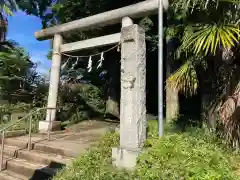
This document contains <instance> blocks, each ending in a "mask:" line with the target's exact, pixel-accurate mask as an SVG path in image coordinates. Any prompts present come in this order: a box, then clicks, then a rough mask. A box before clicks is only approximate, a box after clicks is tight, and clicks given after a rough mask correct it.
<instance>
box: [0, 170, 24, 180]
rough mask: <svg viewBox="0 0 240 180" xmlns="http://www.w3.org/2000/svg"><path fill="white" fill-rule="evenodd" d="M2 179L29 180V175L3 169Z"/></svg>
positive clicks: (0, 173)
mask: <svg viewBox="0 0 240 180" xmlns="http://www.w3.org/2000/svg"><path fill="white" fill-rule="evenodd" d="M0 179H1V180H29V178H28V177H26V176H22V175H21V174H17V173H14V172H12V171H8V170H3V171H2V172H0Z"/></svg>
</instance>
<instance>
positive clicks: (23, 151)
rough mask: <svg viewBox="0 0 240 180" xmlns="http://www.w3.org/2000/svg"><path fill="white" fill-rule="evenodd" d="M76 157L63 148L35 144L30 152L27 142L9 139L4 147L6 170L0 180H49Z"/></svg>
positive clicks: (4, 166) (1, 173) (4, 165)
mask: <svg viewBox="0 0 240 180" xmlns="http://www.w3.org/2000/svg"><path fill="white" fill-rule="evenodd" d="M74 157H75V156H73V154H72V153H69V152H68V151H65V149H63V148H61V147H58V148H56V147H51V146H46V145H43V144H41V143H39V144H38V143H36V144H33V149H32V150H31V151H28V150H27V142H24V141H18V140H16V139H12V138H7V139H6V141H5V146H4V161H3V168H4V170H3V171H2V172H0V180H30V179H31V180H38V179H39V180H44V179H48V178H50V177H52V176H53V175H54V174H55V173H56V171H57V170H59V169H60V168H62V167H64V166H65V165H66V164H69V163H70V162H71V160H72V158H74Z"/></svg>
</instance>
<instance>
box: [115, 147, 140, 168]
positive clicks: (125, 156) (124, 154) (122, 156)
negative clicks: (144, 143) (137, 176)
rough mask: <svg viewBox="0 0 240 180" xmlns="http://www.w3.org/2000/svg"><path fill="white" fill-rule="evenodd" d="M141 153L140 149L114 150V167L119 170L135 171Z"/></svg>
mask: <svg viewBox="0 0 240 180" xmlns="http://www.w3.org/2000/svg"><path fill="white" fill-rule="evenodd" d="M139 153H140V149H136V150H128V149H125V148H121V147H116V148H112V158H113V165H115V166H116V167H118V168H124V169H133V168H134V167H135V166H136V163H137V157H138V156H139Z"/></svg>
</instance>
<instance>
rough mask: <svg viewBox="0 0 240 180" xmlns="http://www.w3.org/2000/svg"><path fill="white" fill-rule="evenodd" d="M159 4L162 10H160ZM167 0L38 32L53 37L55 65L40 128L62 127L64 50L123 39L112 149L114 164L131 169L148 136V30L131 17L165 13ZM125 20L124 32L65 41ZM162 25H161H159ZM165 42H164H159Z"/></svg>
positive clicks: (38, 35)
mask: <svg viewBox="0 0 240 180" xmlns="http://www.w3.org/2000/svg"><path fill="white" fill-rule="evenodd" d="M159 7H160V9H159ZM163 8H164V9H165V10H166V9H167V8H168V0H146V1H143V2H140V3H137V4H134V5H130V6H126V7H123V8H119V9H115V10H112V11H108V12H104V13H100V14H97V15H94V16H90V17H86V18H83V19H79V20H75V21H72V22H69V23H65V24H61V25H58V26H54V27H50V28H47V29H43V30H41V31H39V32H36V33H35V37H36V38H37V39H38V40H46V39H50V38H53V54H52V67H51V73H50V86H49V95H48V103H47V105H48V107H49V109H48V110H47V116H46V120H45V121H40V122H39V130H40V131H48V130H49V128H51V130H52V129H54V128H56V127H58V126H60V122H58V121H55V116H56V104H57V95H58V85H59V77H60V66H61V53H66V52H74V51H78V50H83V49H90V48H97V47H102V46H106V45H110V44H116V43H119V42H121V101H120V147H118V148H113V150H112V156H113V158H114V159H115V160H114V164H116V165H117V166H118V167H125V168H132V167H134V166H135V164H136V158H137V156H138V154H139V152H140V150H141V148H142V147H143V143H144V141H145V139H146V105H145V104H146V93H145V87H146V44H145V32H144V30H143V29H142V28H141V27H140V26H138V25H137V24H133V21H132V19H131V18H140V17H145V16H148V15H151V14H157V12H158V9H159V10H160V11H159V12H160V13H162V10H163ZM120 22H122V29H121V33H117V34H111V35H106V36H102V37H97V38H93V39H88V40H84V41H78V42H73V43H67V44H63V36H62V35H64V34H66V33H71V32H74V31H76V30H87V29H90V28H92V27H95V28H97V27H103V26H107V25H112V24H117V23H120ZM160 28H162V27H160ZM160 45H162V44H160Z"/></svg>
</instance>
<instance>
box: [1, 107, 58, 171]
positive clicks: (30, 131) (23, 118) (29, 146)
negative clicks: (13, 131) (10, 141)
mask: <svg viewBox="0 0 240 180" xmlns="http://www.w3.org/2000/svg"><path fill="white" fill-rule="evenodd" d="M44 109H47V110H48V109H50V110H53V109H56V108H49V107H42V108H38V109H36V110H34V111H32V112H30V113H29V114H27V115H26V116H24V117H22V118H21V119H19V120H17V121H16V122H14V123H12V124H10V125H8V126H7V127H4V128H3V129H1V130H0V133H2V144H1V146H2V148H1V154H0V171H2V170H3V166H2V165H3V154H4V139H5V131H6V130H7V129H9V128H11V127H12V126H14V125H16V124H18V123H19V122H21V121H23V120H25V119H27V118H29V132H28V136H29V139H28V151H30V150H31V146H32V116H33V115H34V114H35V113H37V112H39V111H41V110H44ZM51 114H52V113H50V119H49V121H50V122H49V125H48V140H50V127H51V124H52V119H51Z"/></svg>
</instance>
